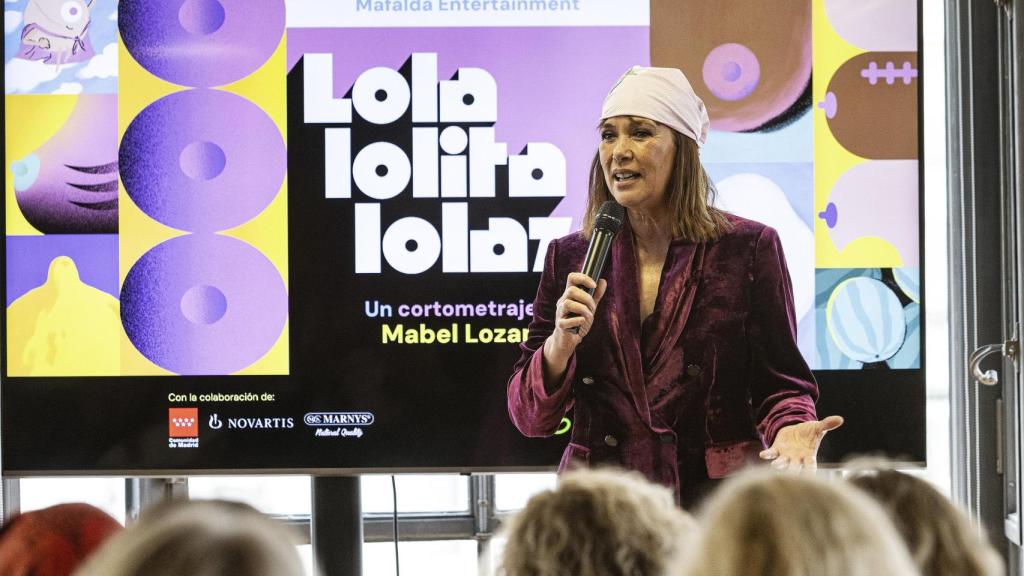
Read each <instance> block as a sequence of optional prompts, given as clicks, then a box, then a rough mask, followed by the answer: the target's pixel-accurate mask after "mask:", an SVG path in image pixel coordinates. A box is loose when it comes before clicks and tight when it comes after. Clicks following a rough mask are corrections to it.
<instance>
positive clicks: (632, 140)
mask: <svg viewBox="0 0 1024 576" xmlns="http://www.w3.org/2000/svg"><path fill="white" fill-rule="evenodd" d="M598 129H599V131H600V134H601V146H600V148H599V155H600V160H601V168H602V169H603V170H604V181H605V182H606V183H607V185H608V189H609V190H610V191H611V193H612V196H614V197H615V200H616V201H618V203H619V204H622V205H623V206H625V207H626V208H632V209H634V210H639V211H642V212H645V213H648V214H650V215H652V216H654V215H657V214H660V213H663V212H662V211H663V210H664V209H665V207H666V205H667V200H668V182H669V180H670V177H671V175H672V164H673V158H674V157H675V153H676V143H675V138H674V137H673V134H672V129H671V128H668V127H667V126H664V125H662V124H659V123H657V122H655V121H654V120H648V119H647V118H641V117H639V116H615V117H612V118H608V119H606V120H605V121H604V122H602V123H601V126H600V127H599V128H598Z"/></svg>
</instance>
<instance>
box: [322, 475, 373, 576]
mask: <svg viewBox="0 0 1024 576" xmlns="http://www.w3.org/2000/svg"><path fill="white" fill-rule="evenodd" d="M312 482H313V514H312V527H311V540H312V542H313V557H314V558H315V559H316V560H317V562H318V563H319V566H320V574H321V575H322V576H362V573H363V506H362V501H361V493H360V489H359V477H358V476H329V477H316V476H314V477H313V481H312Z"/></svg>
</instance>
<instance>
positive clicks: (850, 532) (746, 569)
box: [684, 469, 918, 576]
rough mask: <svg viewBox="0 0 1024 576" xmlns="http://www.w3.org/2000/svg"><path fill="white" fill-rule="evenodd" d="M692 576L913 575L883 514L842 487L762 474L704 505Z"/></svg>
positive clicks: (733, 484)
mask: <svg viewBox="0 0 1024 576" xmlns="http://www.w3.org/2000/svg"><path fill="white" fill-rule="evenodd" d="M700 519H701V522H702V531H701V534H700V536H699V537H698V538H697V539H696V541H695V543H694V547H693V548H692V549H691V550H689V551H688V552H687V557H688V559H689V561H690V564H689V565H688V567H687V570H686V571H685V572H684V574H686V575H687V576H748V575H751V574H765V575H771V576H807V575H809V574H814V575H815V576H916V575H917V574H918V571H917V569H916V567H915V566H914V563H913V561H912V560H911V559H910V555H909V554H908V552H907V550H906V547H905V546H904V545H903V542H902V540H901V539H900V537H899V535H898V534H897V533H896V530H895V528H893V526H892V524H891V523H890V522H889V519H888V518H887V517H886V515H885V512H883V511H882V509H881V508H880V507H879V506H878V504H876V503H875V502H874V501H873V500H871V498H869V497H867V496H866V495H865V494H862V493H860V491H858V490H856V489H854V488H852V487H851V486H849V485H847V484H846V483H845V482H827V481H825V480H822V479H819V478H816V477H814V476H810V475H797V474H779V473H777V472H775V471H772V470H768V469H757V470H751V471H748V472H745V473H743V474H740V475H738V476H736V477H734V478H731V479H730V480H728V481H727V482H726V483H724V484H723V485H722V486H721V487H719V489H718V491H717V492H716V493H715V494H714V495H713V496H712V497H711V499H710V500H708V501H707V503H706V505H705V507H704V509H703V510H702V512H701V518H700Z"/></svg>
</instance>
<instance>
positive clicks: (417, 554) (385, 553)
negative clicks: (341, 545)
mask: <svg viewBox="0 0 1024 576" xmlns="http://www.w3.org/2000/svg"><path fill="white" fill-rule="evenodd" d="M399 507H401V504H399ZM398 554H399V562H401V573H402V576H477V557H476V541H475V540H432V541H429V542H401V543H399V545H398ZM394 573H395V545H394V543H393V542H374V543H370V544H364V545H363V574H394Z"/></svg>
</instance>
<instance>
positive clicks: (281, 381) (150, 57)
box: [0, 0, 925, 476]
mask: <svg viewBox="0 0 1024 576" xmlns="http://www.w3.org/2000/svg"><path fill="white" fill-rule="evenodd" d="M4 9H5V13H4V34H5V36H4V57H5V82H4V86H5V99H4V111H5V114H4V118H5V120H4V122H5V133H4V168H5V200H4V204H3V210H4V214H3V219H2V221H3V223H4V239H5V242H4V247H3V255H4V262H5V264H4V282H3V290H4V299H5V306H6V308H5V312H4V314H3V315H2V317H3V330H2V336H3V346H2V380H0V411H2V431H0V432H2V433H0V442H2V446H0V448H2V452H0V454H2V462H0V464H2V470H3V473H4V474H5V475H15V476H17V475H41V474H72V473H83V474H85V473H88V474H138V473H151V474H162V473H197V472H240V473H248V472H306V473H334V472H343V471H385V470H387V471H402V470H410V471H411V470H438V471H441V470H447V471H484V470H531V469H552V468H553V467H554V466H555V465H556V464H557V462H558V459H559V456H560V454H561V451H562V449H563V447H564V444H565V441H566V440H565V438H566V436H565V435H564V432H565V431H567V430H568V429H569V428H570V427H571V426H572V422H571V419H569V418H566V419H565V420H564V421H563V425H562V426H561V427H560V429H559V434H556V435H555V436H553V437H552V438H547V439H527V438H524V437H522V436H521V435H520V434H519V433H518V432H517V431H516V430H515V428H514V427H513V426H512V424H511V422H510V420H509V417H508V415H507V412H506V401H505V386H506V382H507V379H508V376H509V375H510V372H511V369H512V364H513V363H514V361H515V360H516V358H517V357H518V354H519V350H518V344H519V343H521V342H522V341H523V340H524V339H525V338H526V336H527V326H528V324H529V321H530V318H531V315H532V312H533V310H532V302H533V298H534V293H535V291H536V287H537V283H538V279H539V276H540V275H539V273H540V271H541V269H542V266H543V260H544V254H545V250H546V248H547V246H548V243H549V242H550V241H551V240H553V239H555V238H559V237H561V236H564V235H566V234H569V233H570V232H573V231H575V230H577V229H578V228H579V226H580V223H581V217H582V215H583V209H584V205H585V201H586V189H587V173H588V168H589V165H590V162H591V159H592V158H593V156H594V153H595V151H596V149H597V143H598V132H597V123H598V120H599V115H600V109H601V102H602V100H603V98H604V95H605V94H606V93H607V91H608V90H609V88H610V87H611V86H612V85H613V84H614V83H615V82H616V80H617V78H618V77H619V76H620V75H621V74H622V73H623V72H624V71H626V70H627V69H628V68H629V67H630V66H632V65H637V64H639V65H654V66H671V67H677V68H680V69H682V70H683V71H684V72H685V73H686V75H687V76H688V77H689V79H690V81H691V83H692V84H693V86H694V89H695V90H696V91H697V93H698V94H699V95H700V96H701V97H702V98H703V99H704V102H705V103H706V105H707V108H708V111H709V113H710V116H711V132H710V135H709V137H708V143H707V145H706V146H705V147H704V148H703V149H702V152H701V160H702V161H703V163H704V165H705V166H706V168H707V170H708V172H709V175H710V176H711V178H712V180H713V181H714V182H715V185H716V187H717V190H718V195H717V202H718V204H719V205H720V207H722V208H724V209H725V210H728V211H730V212H733V213H736V214H738V215H740V216H744V217H748V218H753V219H756V220H760V221H762V222H765V223H767V224H769V225H771V226H773V227H775V228H776V229H777V230H778V231H779V234H780V237H781V240H782V244H783V247H784V250H785V255H786V258H787V261H788V266H789V271H790V275H791V277H792V279H793V285H794V298H795V310H796V315H797V317H796V322H797V324H798V328H799V341H798V344H799V347H800V350H801V352H802V353H803V354H804V356H805V358H806V359H807V361H808V363H809V364H810V365H811V366H812V367H813V368H814V369H815V374H816V376H817V378H818V380H819V383H820V386H821V401H820V403H819V412H821V413H822V414H823V415H824V414H832V413H838V414H842V415H844V416H845V417H846V419H847V424H846V426H845V427H844V428H843V429H841V430H839V431H836V432H835V433H833V434H830V435H829V436H828V441H827V444H826V445H825V446H824V447H823V452H822V457H823V460H825V461H836V460H838V459H840V458H842V457H844V456H845V455H848V454H851V453H854V452H862V451H871V452H876V453H877V452H882V453H887V454H889V455H891V456H893V457H896V458H898V459H901V460H905V461H916V462H920V461H924V429H925V428H924V370H925V362H924V356H923V348H922V342H923V318H924V314H923V306H924V297H923V293H924V292H923V289H922V282H921V278H922V275H921V270H922V262H923V258H922V257H923V247H922V245H921V242H920V239H921V236H922V235H921V219H920V215H919V214H920V206H921V200H922V193H921V186H920V174H921V170H920V160H921V158H920V150H921V145H920V142H921V140H920V133H921V129H920V124H919V120H918V110H919V103H920V83H921V66H920V58H919V54H918V44H919V42H918V38H919V32H918V11H919V7H918V5H917V3H916V2H912V1H906V0H888V1H885V2H874V3H871V4H870V6H866V5H863V3H861V2H856V1H854V0H808V1H806V2H791V1H788V0H773V1H766V2H757V3H740V2H706V1H704V0H683V1H668V0H661V1H654V2H651V3H650V4H648V3H646V2H629V3H621V2H613V1H611V0H336V1H332V2H322V1H318V0H289V1H287V2H284V1H282V0H167V1H160V2H122V3H121V4H120V5H118V4H117V3H116V2H114V1H112V0H68V1H62V0H7V2H6V3H5V5H4Z"/></svg>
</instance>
